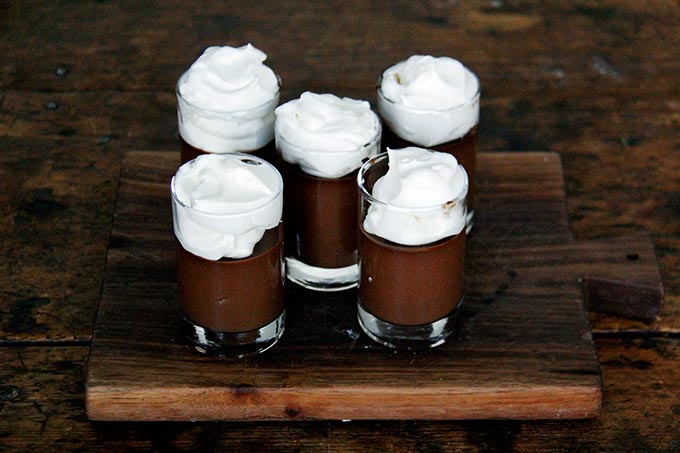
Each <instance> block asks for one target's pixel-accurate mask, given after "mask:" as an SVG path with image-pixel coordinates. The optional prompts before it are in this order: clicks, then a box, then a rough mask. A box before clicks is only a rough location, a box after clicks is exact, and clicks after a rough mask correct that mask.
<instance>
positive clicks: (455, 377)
mask: <svg viewBox="0 0 680 453" xmlns="http://www.w3.org/2000/svg"><path fill="white" fill-rule="evenodd" d="M176 166H177V153H173V152H170V153H164V154H163V153H157V152H137V153H130V154H128V155H127V156H126V159H125V160H124V163H123V171H122V174H121V185H120V189H119V195H118V201H117V208H116V213H115V218H114V226H113V230H112V235H111V244H110V252H109V258H108V262H107V268H106V278H105V284H104V290H103V295H102V301H101V304H100V310H99V315H98V319H97V324H96V329H95V337H94V341H93V345H92V353H91V356H90V364H89V373H88V381H87V391H86V395H87V407H88V414H89V416H90V418H92V419H95V420H101V419H105V420H168V419H169V420H188V419H198V420H209V419H233V420H239V419H241V420H243V419H245V420H261V419H264V420H267V419H452V418H458V419H481V418H519V419H523V418H582V417H592V416H594V415H596V414H597V413H598V410H599V406H600V402H601V390H600V380H599V379H600V377H599V370H598V364H597V359H596V356H595V353H594V349H593V346H592V339H591V335H590V327H589V325H588V322H587V318H586V316H585V312H584V309H583V305H582V296H581V289H580V285H579V281H578V279H579V271H581V272H582V269H583V268H588V266H587V264H583V265H582V264H581V263H585V262H587V260H588V259H589V256H590V254H591V252H592V251H597V252H601V251H600V250H599V248H598V247H597V246H591V247H590V248H586V249H585V250H577V249H574V248H573V247H572V248H571V249H569V250H568V251H567V252H565V255H570V256H571V259H570V260H566V261H563V260H560V259H559V257H556V256H555V251H554V249H552V248H551V246H556V247H563V246H562V245H560V244H559V242H558V241H560V240H562V241H564V239H565V236H567V235H568V232H567V230H566V222H565V219H566V216H565V212H564V206H565V205H564V191H563V186H562V180H561V172H560V168H561V166H560V161H559V158H558V157H557V156H556V155H555V154H550V153H529V154H513V153H488V154H482V155H481V156H480V159H479V170H478V171H479V174H480V175H481V177H480V178H479V181H480V183H479V185H480V199H479V212H480V213H484V214H483V215H482V214H480V216H479V217H478V218H477V220H476V222H477V223H476V225H475V230H474V233H473V234H472V237H471V240H470V243H469V248H468V255H469V256H470V261H471V266H469V270H468V272H467V275H466V284H467V286H468V290H467V292H466V302H465V304H464V306H463V309H462V310H461V311H460V313H459V315H458V317H457V323H458V325H459V327H458V330H457V333H456V335H455V337H454V338H452V339H451V340H450V341H449V342H448V343H447V344H446V345H445V346H444V347H441V348H437V349H435V350H433V351H428V352H426V353H420V354H413V353H398V352H394V351H392V350H388V349H385V348H382V347H380V346H377V345H375V344H374V343H372V342H371V341H370V340H369V339H368V338H367V337H365V336H364V335H363V334H362V333H361V330H360V328H359V326H358V323H357V321H356V293H355V292H354V291H347V292H344V293H338V294H335V295H332V296H330V297H329V296H327V295H324V294H322V295H319V294H314V293H312V292H309V291H304V290H302V289H301V288H298V287H296V286H294V285H288V289H287V295H286V310H287V327H286V334H285V335H284V338H283V339H282V341H281V342H280V343H279V344H277V345H276V347H275V348H274V349H273V350H272V351H271V352H270V353H267V354H263V355H261V356H258V357H256V358H253V359H248V360H215V359H212V358H208V357H203V356H200V355H198V354H196V353H194V352H192V351H190V350H189V349H188V348H187V346H185V343H184V341H183V340H182V338H181V336H180V335H179V329H178V316H177V311H176V306H175V305H176V291H177V288H176V278H175V261H174V246H173V244H174V239H173V235H172V226H171V213H170V204H169V198H168V197H169V195H168V190H169V189H168V183H169V180H170V177H171V176H172V174H173V173H174V171H175V169H176ZM528 217H531V218H532V221H531V222H527V218H528ZM546 244H547V245H546ZM601 254H602V255H607V254H606V253H602V252H601ZM503 258H504V259H503ZM541 259H543V260H544V261H543V262H541ZM602 261H606V260H605V259H603V260H602ZM579 266H580V267H579ZM571 267H575V268H576V269H575V270H573V269H570V268H571ZM593 268H596V266H593ZM142 371H143V372H144V375H145V379H144V380H141V381H140V380H139V379H138V375H139V373H140V372H142Z"/></svg>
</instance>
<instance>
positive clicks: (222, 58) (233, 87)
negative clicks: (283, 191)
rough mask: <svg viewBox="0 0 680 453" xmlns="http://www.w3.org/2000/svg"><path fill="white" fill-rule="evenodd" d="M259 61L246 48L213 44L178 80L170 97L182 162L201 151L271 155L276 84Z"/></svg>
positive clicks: (258, 56) (259, 57)
mask: <svg viewBox="0 0 680 453" xmlns="http://www.w3.org/2000/svg"><path fill="white" fill-rule="evenodd" d="M265 59H266V55H265V54H264V52H262V51H260V50H258V49H256V48H254V47H253V46H251V45H249V44H248V45H245V46H242V47H239V48H232V47H229V46H224V47H218V46H213V47H209V48H207V49H206V50H205V51H204V53H203V54H202V55H201V56H200V57H199V58H198V60H196V62H194V63H193V64H192V65H191V67H190V68H189V69H188V70H187V71H186V72H184V73H183V74H182V75H181V76H180V78H179V79H178V81H177V85H176V88H175V93H176V95H177V122H178V128H179V137H180V157H181V162H182V163H185V162H188V161H190V160H192V159H193V158H195V157H197V156H199V155H201V154H207V153H218V154H221V153H235V152H243V153H248V154H253V155H257V156H259V157H262V158H264V159H266V160H271V159H272V158H273V157H274V156H275V149H274V141H273V140H274V109H275V108H276V106H277V104H278V102H279V95H280V94H279V93H280V87H281V80H280V79H279V77H278V76H277V75H276V74H275V73H274V71H273V70H272V69H271V68H269V67H268V66H266V65H264V64H263V61H264V60H265ZM183 90H186V94H183Z"/></svg>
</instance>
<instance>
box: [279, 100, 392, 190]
mask: <svg viewBox="0 0 680 453" xmlns="http://www.w3.org/2000/svg"><path fill="white" fill-rule="evenodd" d="M380 133H381V126H380V119H379V118H378V115H377V114H376V113H375V112H373V111H372V110H371V107H370V105H369V104H368V102H366V101H360V100H355V99H350V98H346V97H345V98H340V97H338V96H335V95H333V94H316V93H310V92H304V93H302V95H301V96H300V98H299V99H294V100H292V101H289V102H287V103H285V104H283V105H281V106H279V107H277V108H276V123H275V134H276V147H277V149H278V151H279V153H280V155H281V157H282V158H283V160H285V161H286V162H289V163H291V164H298V165H299V166H300V168H301V169H302V171H304V172H305V173H308V174H310V175H313V176H318V177H322V178H338V177H341V176H344V175H346V174H348V173H351V172H352V171H354V170H356V169H357V168H359V167H360V166H361V164H362V162H363V161H364V159H366V158H367V157H372V156H374V155H375V154H377V153H378V151H379V149H380Z"/></svg>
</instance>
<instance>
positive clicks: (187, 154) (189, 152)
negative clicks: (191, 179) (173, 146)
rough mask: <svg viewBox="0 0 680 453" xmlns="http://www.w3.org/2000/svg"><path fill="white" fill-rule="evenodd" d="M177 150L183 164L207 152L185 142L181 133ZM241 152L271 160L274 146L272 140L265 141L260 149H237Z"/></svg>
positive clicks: (274, 151) (274, 150) (273, 154)
mask: <svg viewBox="0 0 680 453" xmlns="http://www.w3.org/2000/svg"><path fill="white" fill-rule="evenodd" d="M179 151H180V159H181V160H182V161H181V163H182V164H185V163H187V162H189V161H190V160H192V159H195V158H197V157H198V156H200V155H201V154H209V152H208V151H204V150H202V149H199V148H196V147H194V146H192V145H190V144H189V143H187V141H186V140H184V138H183V137H182V135H180V136H179ZM239 152H241V153H247V154H252V155H253V156H257V157H261V158H262V159H264V160H266V161H267V162H270V163H271V162H273V159H274V157H275V155H276V147H275V146H274V140H272V141H271V142H269V143H267V144H266V145H265V146H263V147H262V148H260V149H256V150H252V151H251V150H243V151H239Z"/></svg>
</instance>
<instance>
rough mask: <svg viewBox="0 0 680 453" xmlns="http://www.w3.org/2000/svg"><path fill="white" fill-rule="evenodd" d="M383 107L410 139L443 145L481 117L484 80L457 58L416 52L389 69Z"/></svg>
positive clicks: (382, 88)
mask: <svg viewBox="0 0 680 453" xmlns="http://www.w3.org/2000/svg"><path fill="white" fill-rule="evenodd" d="M378 112H379V113H380V115H381V117H382V118H383V119H384V120H385V122H386V123H387V124H388V125H389V127H390V128H391V129H392V130H393V131H394V132H395V133H396V134H397V135H399V136H400V137H401V138H403V139H404V140H408V141H410V142H412V143H414V144H416V145H418V146H424V147H429V146H435V145H440V144H442V143H446V142H449V141H451V140H455V139H458V138H461V137H463V136H464V135H465V134H466V133H467V132H468V131H470V129H472V128H473V127H474V126H475V125H476V124H477V123H478V122H479V79H478V78H477V76H476V75H475V74H474V73H473V72H472V71H470V70H469V69H468V68H466V67H465V66H464V65H463V64H462V63H461V62H459V61H458V60H455V59H453V58H450V57H433V56H430V55H414V56H411V57H410V58H408V59H407V60H404V61H401V62H399V63H397V64H396V65H394V66H392V67H390V68H388V69H387V70H386V71H385V72H383V74H382V76H381V78H380V86H379V87H378Z"/></svg>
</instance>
